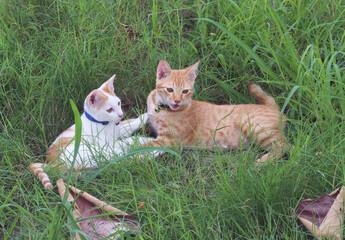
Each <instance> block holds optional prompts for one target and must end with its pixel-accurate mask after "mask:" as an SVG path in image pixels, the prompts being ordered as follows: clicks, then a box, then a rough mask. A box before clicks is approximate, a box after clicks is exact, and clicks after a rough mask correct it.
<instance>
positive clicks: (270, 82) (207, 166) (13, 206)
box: [0, 0, 345, 239]
mask: <svg viewBox="0 0 345 240" xmlns="http://www.w3.org/2000/svg"><path fill="white" fill-rule="evenodd" d="M182 2H183V1H164V0H160V1H158V0H153V1H151V2H149V1H141V0H137V1H135V0H134V1H105V0H104V1H94V0H90V1H68V0H67V1H42V0H41V1H40V0H32V1H19V0H17V1H8V0H4V1H1V2H0V81H1V84H0V129H1V134H0V157H1V161H0V204H1V205H0V238H4V239H69V237H70V231H71V230H70V229H69V227H68V226H69V225H70V222H68V220H67V214H66V213H65V211H64V209H65V205H64V204H62V203H61V198H60V196H59V195H58V192H57V191H56V190H55V191H53V192H48V191H45V190H44V189H43V188H42V186H41V184H40V183H39V181H37V180H36V179H35V178H34V176H33V175H32V174H31V173H30V172H29V170H28V165H29V164H30V163H32V162H38V161H40V162H43V161H44V155H45V151H46V149H47V147H48V146H49V144H51V143H52V141H53V140H54V139H55V137H56V136H57V135H58V134H59V133H60V132H61V131H63V130H64V129H65V128H66V127H68V126H70V125H71V124H72V123H73V122H74V116H73V111H72V108H71V106H70V99H72V100H73V101H74V102H75V103H76V105H77V107H78V109H79V111H82V104H83V101H84V99H85V96H86V95H87V94H88V93H89V92H90V91H91V90H92V89H94V88H97V87H98V86H99V85H100V84H101V83H102V82H104V81H105V80H107V79H108V78H109V77H110V76H112V75H113V74H114V73H115V74H117V79H116V82H115V92H116V93H117V95H118V96H119V97H120V98H121V99H122V102H123V108H124V110H125V111H126V116H127V117H135V116H137V114H138V112H143V111H145V109H146V97H147V95H148V94H149V92H150V91H151V90H152V89H153V88H154V86H155V75H156V72H155V71H156V67H157V64H158V61H159V60H160V59H165V60H167V61H168V62H169V63H170V65H171V66H172V67H173V68H175V69H177V68H184V67H187V66H190V65H191V64H193V63H195V62H196V61H198V60H200V61H201V62H200V67H199V70H200V72H199V75H198V77H197V80H196V86H195V95H194V96H195V98H196V99H199V100H207V101H210V102H213V103H219V104H221V103H249V102H253V100H252V99H251V98H250V97H249V96H248V93H247V91H246V85H247V81H248V80H249V81H255V82H257V83H258V84H260V85H261V86H262V87H263V88H264V89H265V91H267V92H268V93H269V94H270V95H271V96H273V97H274V98H275V99H276V100H277V102H278V103H279V105H280V106H281V107H283V106H285V107H284V113H285V114H286V115H287V117H288V118H289V119H290V121H289V124H288V126H287V128H286V136H287V138H288V140H289V142H290V143H291V144H293V145H294V148H292V149H290V155H289V156H286V157H283V158H281V159H279V160H277V161H275V162H274V163H273V164H270V165H264V166H260V167H259V168H258V167H254V161H255V159H257V158H258V157H259V156H260V154H261V153H262V152H261V151H260V150H259V149H257V148H255V147H254V146H253V147H252V148H250V149H249V150H248V151H245V152H244V153H242V152H241V151H232V152H217V153H210V152H207V151H180V150H178V153H179V154H180V155H181V157H182V158H181V159H180V158H178V157H177V156H175V155H173V154H166V155H165V156H163V157H160V158H158V159H147V161H146V162H145V163H141V162H140V161H135V160H134V161H133V160H130V159H122V160H120V161H118V163H117V164H112V165H111V166H110V167H107V168H106V169H104V170H102V171H101V173H100V177H99V178H95V179H93V180H92V182H91V183H89V181H88V178H89V177H88V176H87V175H82V176H81V177H80V181H78V182H76V181H75V179H73V178H72V179H71V183H72V184H73V185H75V186H77V187H78V188H81V189H83V190H85V191H88V192H89V193H91V194H93V195H95V196H97V197H99V198H100V199H102V200H105V201H106V202H109V203H110V204H112V205H114V206H115V207H117V208H120V209H122V210H124V211H127V212H134V211H137V203H138V202H141V201H142V202H145V207H144V208H143V209H141V210H140V211H139V212H138V213H137V214H136V217H137V219H138V220H139V222H140V225H141V230H142V231H141V232H140V234H139V235H138V239H313V238H312V237H311V235H310V234H309V233H308V232H307V230H306V229H305V228H303V227H301V226H300V224H299V223H298V222H297V221H296V219H295V218H294V217H293V211H294V209H295V207H296V205H297V203H298V202H299V201H300V200H301V199H305V198H316V197H317V196H319V195H323V194H326V193H330V192H331V191H332V190H333V189H335V188H337V187H339V186H342V185H344V180H345V164H344V160H345V147H344V146H345V144H344V139H345V134H344V133H345V126H344V116H345V94H344V93H345V75H344V73H343V71H344V69H345V58H344V54H345V51H344V48H345V46H344V40H345V32H344V25H345V17H344V13H345V4H344V2H343V1H341V0H333V1H323V0H314V1H301V0H287V1H282V0H275V1H251V0H250V1H249V0H243V1H225V0H218V1H214V0H207V1H186V3H185V4H183V3H182ZM59 177H60V176H57V175H55V176H53V180H54V183H55V181H56V180H57V179H58V178H59Z"/></svg>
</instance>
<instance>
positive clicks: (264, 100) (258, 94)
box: [248, 84, 279, 109]
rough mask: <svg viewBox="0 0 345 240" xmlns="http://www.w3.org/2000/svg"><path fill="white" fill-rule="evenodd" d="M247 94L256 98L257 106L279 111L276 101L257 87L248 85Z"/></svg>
mask: <svg viewBox="0 0 345 240" xmlns="http://www.w3.org/2000/svg"><path fill="white" fill-rule="evenodd" d="M248 92H249V93H250V94H251V95H253V96H254V97H255V98H256V101H257V103H258V104H264V105H269V106H272V107H275V108H278V109H279V106H278V104H277V103H276V101H275V100H274V99H273V98H272V97H271V96H268V95H267V94H266V93H265V92H264V91H263V90H262V89H261V87H260V86H259V85H256V84H250V85H249V86H248Z"/></svg>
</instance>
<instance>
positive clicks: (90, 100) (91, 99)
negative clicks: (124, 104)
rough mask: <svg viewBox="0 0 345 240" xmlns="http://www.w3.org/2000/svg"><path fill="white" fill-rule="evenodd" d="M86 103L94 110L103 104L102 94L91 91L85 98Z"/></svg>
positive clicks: (97, 91)
mask: <svg viewBox="0 0 345 240" xmlns="http://www.w3.org/2000/svg"><path fill="white" fill-rule="evenodd" d="M86 102H87V104H88V105H89V106H90V107H93V108H96V107H98V106H100V105H101V104H102V102H103V96H102V93H101V92H100V91H99V90H97V89H96V90H93V91H92V92H91V93H90V94H89V95H88V96H87V98H86Z"/></svg>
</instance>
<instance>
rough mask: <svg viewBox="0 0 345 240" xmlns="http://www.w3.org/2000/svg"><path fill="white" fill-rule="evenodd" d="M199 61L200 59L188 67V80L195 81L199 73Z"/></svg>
mask: <svg viewBox="0 0 345 240" xmlns="http://www.w3.org/2000/svg"><path fill="white" fill-rule="evenodd" d="M199 62H200V61H197V62H196V63H194V64H193V65H192V66H190V67H189V68H188V69H187V77H188V80H190V81H192V82H194V80H195V78H196V75H197V74H198V66H199Z"/></svg>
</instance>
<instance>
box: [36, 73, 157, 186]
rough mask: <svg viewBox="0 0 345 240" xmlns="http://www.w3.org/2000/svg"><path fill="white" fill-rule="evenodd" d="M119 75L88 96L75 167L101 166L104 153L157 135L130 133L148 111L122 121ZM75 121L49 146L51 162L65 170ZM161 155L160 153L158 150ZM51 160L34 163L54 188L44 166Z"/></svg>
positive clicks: (121, 151) (116, 151)
mask: <svg viewBox="0 0 345 240" xmlns="http://www.w3.org/2000/svg"><path fill="white" fill-rule="evenodd" d="M114 79H115V75H114V76H112V77H111V78H110V79H109V80H108V81H106V82H105V83H103V84H102V86H101V87H100V88H98V89H95V90H93V91H92V92H91V93H90V94H89V95H88V96H87V97H86V99H85V102H84V113H83V114H82V115H81V121H82V136H81V137H82V141H81V143H80V147H79V150H78V155H77V158H76V162H75V164H74V166H73V167H74V170H75V171H80V170H81V169H90V168H97V166H98V162H97V161H98V160H99V159H100V158H102V157H104V156H105V157H107V158H108V159H111V157H113V156H114V154H115V155H123V154H124V153H126V152H127V151H128V149H129V148H130V147H131V146H132V145H133V144H135V143H136V142H138V143H139V145H141V144H144V143H146V142H149V141H152V140H153V138H147V137H133V136H130V135H131V134H132V133H133V132H134V131H136V130H137V129H138V128H140V127H141V126H143V125H144V124H145V123H146V122H147V119H148V114H147V113H145V114H143V115H141V116H140V117H139V118H137V119H131V120H127V121H122V122H120V121H121V118H122V117H123V112H122V109H121V101H120V99H119V98H118V97H117V96H116V95H115V93H114V86H113V84H114V83H113V82H114ZM74 136H75V125H72V126H71V127H70V128H67V129H66V130H65V131H64V132H62V133H61V134H60V135H59V136H58V137H57V138H56V140H55V141H54V142H53V143H52V145H51V146H50V147H49V149H48V152H47V163H52V165H54V166H59V167H60V169H61V170H66V169H70V168H71V167H72V166H71V164H72V160H73V155H74V149H75V142H74ZM156 155H157V153H156ZM45 167H49V164H43V163H33V164H31V165H30V169H31V171H32V172H33V173H34V175H35V176H36V177H38V178H39V179H40V180H41V181H42V183H43V185H44V187H45V188H49V189H51V188H53V185H52V184H51V181H50V179H49V176H48V175H47V174H46V173H45V171H44V168H45Z"/></svg>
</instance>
